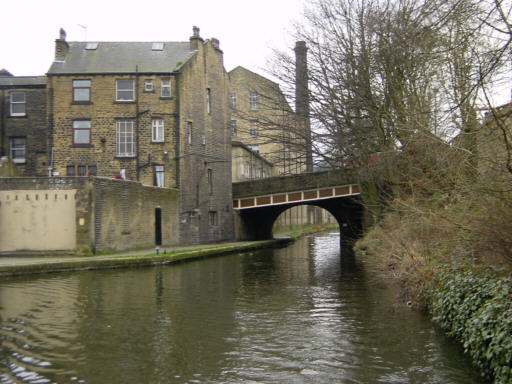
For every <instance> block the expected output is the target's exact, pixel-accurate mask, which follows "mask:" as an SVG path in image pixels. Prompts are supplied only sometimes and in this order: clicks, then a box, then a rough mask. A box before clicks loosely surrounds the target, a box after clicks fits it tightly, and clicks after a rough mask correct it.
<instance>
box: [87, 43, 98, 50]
mask: <svg viewBox="0 0 512 384" xmlns="http://www.w3.org/2000/svg"><path fill="white" fill-rule="evenodd" d="M97 48H98V43H86V44H85V49H87V50H88V51H94V50H95V49H97Z"/></svg>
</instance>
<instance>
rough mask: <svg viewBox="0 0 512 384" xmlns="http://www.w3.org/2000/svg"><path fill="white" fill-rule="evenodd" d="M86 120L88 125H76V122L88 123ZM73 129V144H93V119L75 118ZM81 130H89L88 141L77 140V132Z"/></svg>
mask: <svg viewBox="0 0 512 384" xmlns="http://www.w3.org/2000/svg"><path fill="white" fill-rule="evenodd" d="M86 122H88V123H89V126H88V127H78V126H75V124H78V123H86ZM72 129H73V135H72V140H73V145H78V146H80V145H83V146H87V145H91V120H89V119H78V120H73V123H72ZM79 131H87V132H88V133H89V136H88V141H87V142H77V141H76V133H77V132H79Z"/></svg>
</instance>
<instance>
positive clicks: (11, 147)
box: [9, 136, 27, 164]
mask: <svg viewBox="0 0 512 384" xmlns="http://www.w3.org/2000/svg"><path fill="white" fill-rule="evenodd" d="M16 140H23V145H20V144H18V145H15V141H16ZM17 151H22V153H23V157H19V156H15V155H14V154H15V152H17ZM9 154H10V156H11V161H12V162H13V163H14V164H25V163H26V162H27V137H26V136H13V137H9Z"/></svg>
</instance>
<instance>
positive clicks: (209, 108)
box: [206, 88, 212, 115]
mask: <svg viewBox="0 0 512 384" xmlns="http://www.w3.org/2000/svg"><path fill="white" fill-rule="evenodd" d="M206 113H208V114H209V115H210V114H211V113H212V90H211V88H206Z"/></svg>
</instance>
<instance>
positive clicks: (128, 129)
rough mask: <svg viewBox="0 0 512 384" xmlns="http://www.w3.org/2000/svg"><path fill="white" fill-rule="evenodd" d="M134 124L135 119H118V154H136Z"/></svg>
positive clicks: (121, 155)
mask: <svg viewBox="0 0 512 384" xmlns="http://www.w3.org/2000/svg"><path fill="white" fill-rule="evenodd" d="M133 125H134V124H133V120H118V121H117V122H116V138H117V156H120V157H132V156H135V141H134V135H133Z"/></svg>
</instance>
